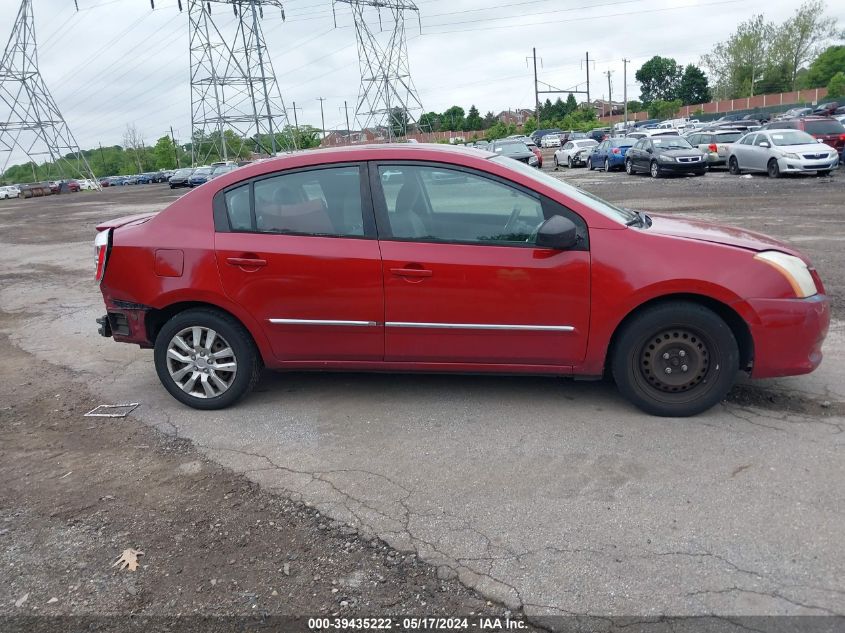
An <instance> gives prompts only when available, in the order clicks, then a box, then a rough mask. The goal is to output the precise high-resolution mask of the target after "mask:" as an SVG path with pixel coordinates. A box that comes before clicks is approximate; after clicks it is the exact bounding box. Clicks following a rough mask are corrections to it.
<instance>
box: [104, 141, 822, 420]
mask: <svg viewBox="0 0 845 633" xmlns="http://www.w3.org/2000/svg"><path fill="white" fill-rule="evenodd" d="M649 142H654V139H650V140H649ZM675 142H677V141H675ZM368 171H369V172H371V173H374V175H375V177H373V178H368ZM383 171H400V172H401V173H402V175H403V177H402V178H400V179H397V180H396V181H395V182H394V183H392V184H390V185H384V184H382V182H381V179H380V178H379V173H380V172H383ZM443 172H446V173H447V174H449V175H450V177H446V178H439V177H438V178H435V176H436V175H437V174H441V173H443ZM451 176H454V177H451ZM97 230H98V233H97V235H96V238H95V240H94V245H95V249H96V273H95V276H96V280H97V281H98V282H99V288H100V290H101V292H102V295H103V299H104V303H105V312H106V314H105V315H104V316H103V317H101V318H100V319H98V322H99V324H100V325H99V331H100V334H102V335H103V336H106V337H112V338H113V339H114V340H116V341H120V342H125V343H131V344H136V345H140V346H141V347H142V348H152V349H153V353H152V356H153V360H154V364H155V368H156V372H157V374H158V377H159V379H160V380H161V383H162V385H163V387H164V388H165V389H166V390H167V391H168V392H169V393H170V394H171V395H173V396H174V397H175V398H176V399H178V400H179V401H180V402H182V403H184V404H186V405H188V406H191V407H194V408H197V409H205V410H210V409H219V408H222V407H226V406H229V405H231V404H233V403H235V402H236V401H238V400H239V399H241V398H242V397H244V396H245V395H246V394H247V393H248V392H249V391H250V390H251V389H252V388H253V387H254V386H255V384H256V383H257V381H258V379H259V377H260V373H261V369H262V367H267V368H269V369H275V370H287V371H299V370H303V369H311V370H313V369H321V370H335V369H344V370H376V371H388V372H413V371H429V372H430V371H440V372H461V373H467V372H506V373H532V374H547V375H566V376H581V377H588V378H590V377H593V378H598V377H601V376H603V375H604V374H605V370H607V373H608V374H609V375H610V376H612V377H613V378H614V380H615V382H616V384H617V386H618V388H619V390H620V391H621V393H622V394H623V395H624V396H626V397H627V398H628V399H629V400H630V401H631V402H633V403H634V404H636V405H637V406H639V407H640V408H642V409H643V410H645V411H647V412H649V413H651V414H656V415H665V416H687V415H694V414H697V413H700V412H702V411H705V410H707V409H708V408H710V407H712V406H713V405H715V404H717V403H719V402H721V401H722V400H723V398H724V397H725V396H726V395H727V393H728V391H729V389H730V388H731V386H732V384H733V382H734V380H735V378H736V376H737V373H738V372H740V371H746V372H749V373H750V375H751V376H752V377H753V378H768V377H774V376H785V375H795V374H805V373H808V372H811V371H813V370H814V369H815V368H816V367H817V366H818V365H819V363H820V362H821V360H822V343H823V340H824V338H825V335H826V333H827V330H828V325H829V321H830V299H829V298H828V297H827V296H826V294H825V289H824V286H823V285H822V282H821V280H820V278H819V276H818V274H817V273H816V272H815V270H814V269H813V267H812V264H811V262H810V261H809V260H808V259H807V258H806V257H805V256H804V255H803V254H802V253H800V252H799V251H797V250H795V249H794V248H793V247H791V246H789V245H787V244H784V243H782V242H779V241H777V240H774V239H772V238H769V237H766V236H764V235H762V234H759V233H754V232H752V231H748V230H745V229H742V230H740V229H731V228H727V227H722V226H719V225H716V224H710V223H707V222H703V221H699V220H687V219H684V218H681V217H678V216H676V215H673V214H667V215H661V214H653V215H652V214H648V213H644V212H638V211H631V210H626V209H622V208H619V207H616V206H614V205H612V204H609V203H606V202H604V201H602V200H600V199H599V198H597V197H595V196H594V195H592V194H587V193H585V192H582V191H581V190H579V189H577V188H575V187H572V186H570V185H568V184H566V183H564V182H562V181H561V180H560V179H558V178H554V177H552V176H551V175H549V174H547V173H545V172H542V171H539V170H536V169H532V168H529V167H528V166H526V165H524V164H520V163H519V162H517V161H514V160H511V159H509V158H507V157H505V156H490V155H485V154H481V153H479V152H478V151H475V150H473V151H468V150H466V149H463V148H449V147H442V146H437V145H433V144H431V145H428V144H418V145H410V144H394V145H383V146H378V147H361V148H354V149H352V148H344V149H323V150H320V151H316V152H300V153H296V154H291V155H287V156H283V157H280V158H274V159H270V160H267V161H263V162H260V163H256V164H254V165H251V166H249V167H247V168H245V169H239V170H237V171H234V172H232V173H229V174H225V175H223V176H220V177H219V178H216V179H215V180H213V181H211V182H210V183H209V184H208V185H207V186H204V187H200V188H198V189H196V190H194V191H192V192H191V193H189V194H188V195H185V196H182V197H181V198H179V199H178V200H176V201H175V202H173V203H172V204H171V205H170V206H169V207H168V208H166V209H165V210H163V211H161V212H160V213H158V214H155V213H150V214H148V215H145V216H140V217H139V216H137V215H135V216H131V217H128V218H122V219H117V220H112V221H107V222H103V223H101V224H100V225H99V226H97ZM270 236H272V238H271V237H270ZM361 238H367V239H361ZM737 271H742V274H737ZM796 323H799V324H800V325H801V326H800V327H796V326H795V324H796ZM548 388H551V389H554V385H553V384H551V383H550V384H549V386H548ZM271 397H272V396H271ZM529 406H530V405H529Z"/></svg>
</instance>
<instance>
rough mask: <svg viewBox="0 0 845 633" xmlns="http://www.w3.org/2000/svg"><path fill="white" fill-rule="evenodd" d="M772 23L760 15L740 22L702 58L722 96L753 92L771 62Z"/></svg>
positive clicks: (745, 94)
mask: <svg viewBox="0 0 845 633" xmlns="http://www.w3.org/2000/svg"><path fill="white" fill-rule="evenodd" d="M775 31H776V29H775V26H774V25H773V24H771V23H770V22H766V21H765V20H764V18H763V16H762V15H757V16H754V17H752V18H751V19H749V20H746V21H745V22H742V23H741V24H740V25H739V26H738V27H737V30H736V32H735V33H734V34H733V35H731V36H730V37H729V38H728V39H727V40H725V41H724V42H719V43H718V44H716V46H714V47H713V50H712V51H711V52H710V53H708V54H707V55H704V56H703V57H702V58H701V63H702V65H703V66H704V67H705V68H707V70H708V71H709V73H710V76H711V78H712V79H714V80H715V83H716V86H717V94H719V95H720V96H723V97H724V98H731V99H732V98H735V97H748V96H752V97H753V96H754V94H756V93H755V85H756V83H757V82H758V81H759V80H761V79H762V78H763V74H764V72H765V71H766V70H767V69H768V68H770V67H771V66H772V54H771V50H772V43H773V41H774V39H775Z"/></svg>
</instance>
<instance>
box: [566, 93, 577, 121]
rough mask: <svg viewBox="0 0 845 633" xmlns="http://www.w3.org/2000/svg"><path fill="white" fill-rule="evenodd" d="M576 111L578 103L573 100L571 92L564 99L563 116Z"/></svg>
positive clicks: (573, 96)
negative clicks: (564, 109)
mask: <svg viewBox="0 0 845 633" xmlns="http://www.w3.org/2000/svg"><path fill="white" fill-rule="evenodd" d="M577 109H578V102H577V101H576V100H575V95H574V94H572V93H571V92H570V93H569V96H568V97H566V112H564V116H565V115H567V114H572V113H573V112H575V111H576V110H577Z"/></svg>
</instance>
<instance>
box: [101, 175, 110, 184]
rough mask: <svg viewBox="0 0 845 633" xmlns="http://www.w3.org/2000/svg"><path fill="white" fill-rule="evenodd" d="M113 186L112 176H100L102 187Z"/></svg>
mask: <svg viewBox="0 0 845 633" xmlns="http://www.w3.org/2000/svg"><path fill="white" fill-rule="evenodd" d="M110 186H111V178H110V177H109V176H106V177H103V178H100V187H110Z"/></svg>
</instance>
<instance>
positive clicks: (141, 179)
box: [135, 174, 153, 185]
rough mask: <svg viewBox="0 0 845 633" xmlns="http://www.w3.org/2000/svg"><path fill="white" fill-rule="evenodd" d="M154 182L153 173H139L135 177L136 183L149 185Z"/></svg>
mask: <svg viewBox="0 0 845 633" xmlns="http://www.w3.org/2000/svg"><path fill="white" fill-rule="evenodd" d="M152 182H153V175H152V174H138V175H137V176H136V177H135V184H136V185H149V184H152Z"/></svg>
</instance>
